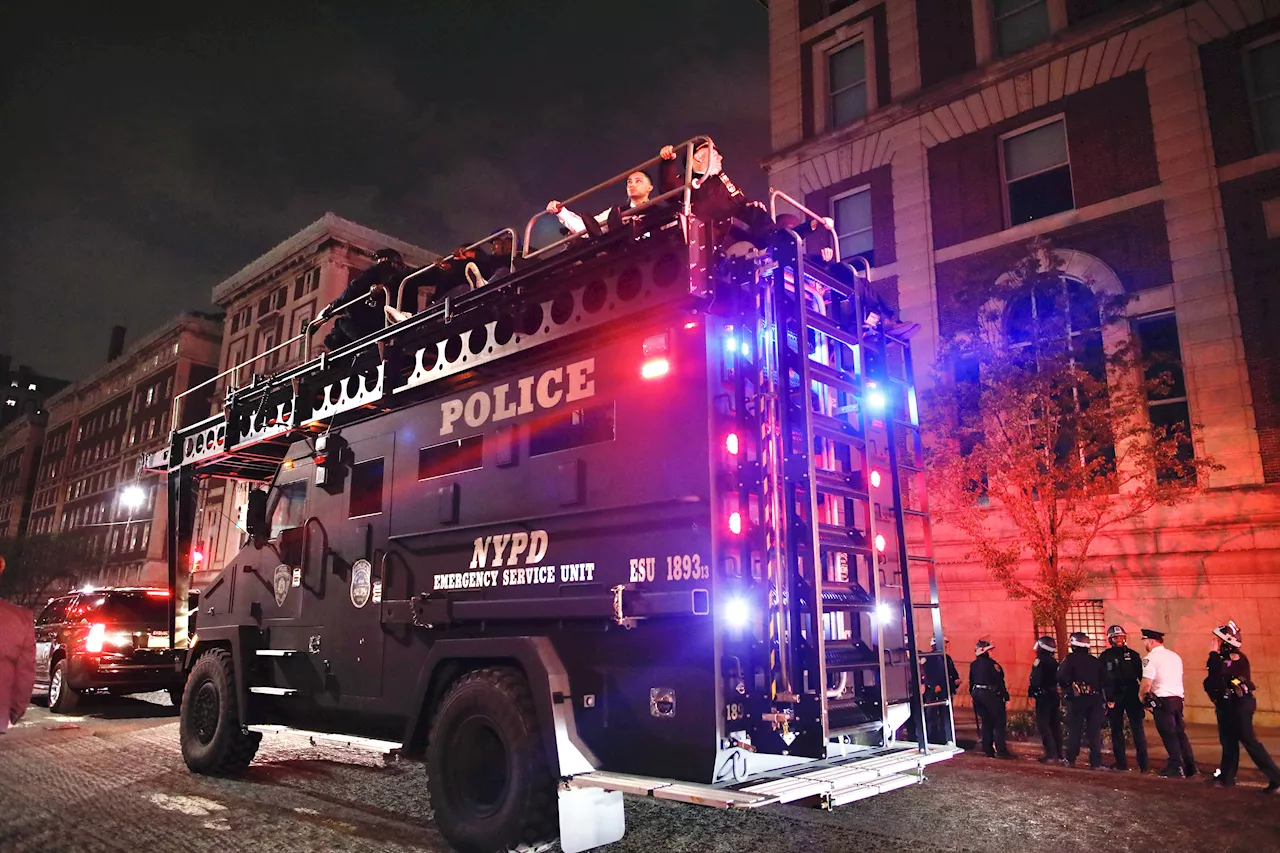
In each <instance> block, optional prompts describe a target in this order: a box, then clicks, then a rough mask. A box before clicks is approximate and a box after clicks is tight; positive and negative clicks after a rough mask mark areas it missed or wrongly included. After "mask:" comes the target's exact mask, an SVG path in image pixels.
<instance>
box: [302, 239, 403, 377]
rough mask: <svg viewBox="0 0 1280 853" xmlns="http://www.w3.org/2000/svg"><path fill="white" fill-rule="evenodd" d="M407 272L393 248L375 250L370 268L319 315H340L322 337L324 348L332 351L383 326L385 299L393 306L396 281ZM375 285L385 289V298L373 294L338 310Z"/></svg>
mask: <svg viewBox="0 0 1280 853" xmlns="http://www.w3.org/2000/svg"><path fill="white" fill-rule="evenodd" d="M408 272H409V268H408V267H407V266H405V263H404V259H403V258H402V257H401V256H400V253H399V252H397V251H396V250H395V249H379V250H378V251H377V252H375V253H374V255H373V266H371V267H369V268H368V269H366V270H364V271H363V272H361V273H360V274H359V275H358V276H356V277H355V278H353V279H351V281H350V282H349V283H348V284H347V287H346V289H345V290H343V291H342V294H341V295H339V296H338V298H337V299H335V300H333V301H332V302H330V303H329V304H328V305H327V306H325V309H324V311H323V312H322V313H321V316H322V317H330V316H333V315H334V312H335V311H340V312H341V313H339V314H338V316H337V319H336V320H334V323H333V328H332V329H330V330H329V334H327V335H325V338H324V345H325V348H326V349H328V350H329V351H330V352H332V351H333V350H336V349H338V348H339V347H342V346H346V345H347V344H349V343H351V342H353V341H358V340H360V339H361V338H364V337H367V336H369V335H372V334H373V333H374V332H377V331H379V330H381V329H382V328H383V327H385V325H386V315H385V314H384V313H383V310H382V307H383V305H386V304H388V300H390V302H391V304H392V307H395V305H394V300H395V298H396V292H397V291H398V290H399V287H400V281H401V279H403V278H404V277H405V275H406V274H408ZM375 285H382V286H383V287H385V288H386V289H387V293H388V296H386V297H384V296H381V295H379V294H373V295H371V296H369V298H367V299H361V300H360V301H358V302H355V303H354V304H352V305H348V306H347V307H346V308H343V307H342V306H343V305H345V304H346V303H348V302H351V300H353V299H356V298H357V297H359V296H361V295H363V294H367V293H369V290H370V289H371V288H372V287H374V286H375Z"/></svg>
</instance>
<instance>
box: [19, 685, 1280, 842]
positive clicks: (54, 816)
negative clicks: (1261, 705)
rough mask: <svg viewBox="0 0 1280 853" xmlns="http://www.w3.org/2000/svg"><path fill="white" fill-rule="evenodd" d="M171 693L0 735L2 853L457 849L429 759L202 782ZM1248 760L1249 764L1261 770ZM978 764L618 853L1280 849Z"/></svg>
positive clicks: (1098, 790)
mask: <svg viewBox="0 0 1280 853" xmlns="http://www.w3.org/2000/svg"><path fill="white" fill-rule="evenodd" d="M177 728H178V724H177V720H176V716H175V713H174V710H173V708H171V707H170V706H169V702H168V699H167V698H165V697H163V695H161V694H153V695H148V696H145V697H130V698H124V699H113V700H102V701H99V702H88V703H86V704H85V705H84V706H82V712H81V713H80V714H78V715H76V716H68V717H58V716H56V715H50V714H49V713H48V711H47V710H45V709H44V708H42V707H38V706H37V707H33V708H32V709H31V710H30V711H29V712H28V714H27V717H26V718H25V719H24V720H23V721H22V723H20V724H19V726H18V727H17V728H15V729H13V730H11V732H10V733H9V734H8V735H6V736H4V737H3V738H0V850H3V851H5V853H19V851H40V853H50V852H51V851H64V850H65V851H81V852H82V853H98V852H99V851H128V853H150V851H157V853H160V851H163V852H164V853H169V851H175V850H182V851H185V853H200V852H201V851H206V850H207V851H219V853H221V851H271V853H292V851H328V850H343V851H347V850H350V851H441V853H443V851H446V850H447V849H448V847H447V845H446V844H445V843H444V841H443V839H442V838H441V837H440V835H439V833H438V832H437V831H436V830H435V828H434V827H433V826H432V821H431V809H430V807H429V805H428V803H427V797H426V775H425V770H424V768H423V766H422V765H420V764H417V763H414V762H402V763H393V764H390V765H384V763H383V762H382V760H381V759H379V758H377V757H374V756H369V755H366V754H363V753H353V752H348V751H345V750H336V749H329V748H313V747H310V746H309V745H307V744H306V743H305V742H302V741H299V740H297V739H287V738H282V737H278V736H277V737H268V738H267V739H266V740H265V741H264V743H263V748H262V749H261V750H259V753H258V759H257V761H255V762H254V765H253V766H252V767H251V768H250V770H249V773H248V774H247V775H246V777H245V778H243V779H239V780H223V779H210V778H205V777H200V776H193V775H191V774H189V773H188V772H187V771H186V769H185V767H184V766H183V764H182V758H181V755H180V754H179V751H178V743H177ZM1246 762H1247V759H1246ZM1258 790H1259V786H1257V785H1254V786H1253V787H1241V788H1237V789H1235V790H1227V791H1223V790H1210V789H1208V788H1207V786H1205V785H1204V784H1203V783H1201V782H1196V781H1188V782H1175V781H1170V780H1163V779H1156V778H1152V777H1149V776H1138V775H1137V774H1118V773H1091V772H1086V771H1068V770H1065V769H1061V768H1044V767H1042V766H1041V765H1039V764H1036V763H1034V762H1031V761H1018V762H994V761H988V760H986V759H981V758H974V757H970V756H964V757H961V758H960V759H957V760H955V761H952V762H949V763H946V764H943V765H940V766H938V767H937V768H935V769H934V770H933V771H932V774H931V778H930V781H929V782H928V784H926V785H922V786H916V787H912V788H908V789H905V790H901V791H895V792H893V793H890V794H886V795H883V796H880V797H876V798H873V799H871V800H868V801H864V802H861V803H855V804H853V805H851V806H846V807H844V808H842V809H840V810H837V811H836V812H833V813H827V812H822V811H819V810H813V809H802V808H798V807H782V808H775V809H771V810H766V811H762V812H750V813H747V812H720V811H715V810H712V809H705V808H697V807H693V806H681V805H674V804H669V803H659V802H652V801H641V800H629V801H628V804H627V821H628V834H627V837H626V839H625V840H624V841H623V842H622V843H620V844H617V845H614V846H613V847H610V848H607V849H608V851H609V853H624V851H625V852H626V853H631V852H632V851H636V852H637V853H638V851H644V853H658V851H698V853H712V851H733V853H744V851H760V853H764V851H796V852H797V853H799V851H833V853H834V852H835V851H839V852H840V853H843V851H858V853H872V851H901V850H904V849H906V850H910V851H913V853H915V851H921V853H923V852H924V851H991V853H995V851H1046V853H1047V851H1054V853H1071V851H1090V853H1094V851H1098V850H1109V851H1146V850H1151V851H1156V850H1159V851H1162V853H1167V851H1213V853H1227V851H1234V850H1239V851H1249V853H1264V851H1280V798H1276V797H1270V798H1266V799H1264V798H1263V797H1262V796H1261V795H1260V794H1259V793H1258Z"/></svg>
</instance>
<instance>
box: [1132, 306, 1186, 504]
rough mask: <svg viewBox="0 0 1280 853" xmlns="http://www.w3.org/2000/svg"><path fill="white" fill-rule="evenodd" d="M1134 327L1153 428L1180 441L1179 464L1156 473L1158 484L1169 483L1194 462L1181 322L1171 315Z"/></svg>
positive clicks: (1153, 317) (1146, 319)
mask: <svg viewBox="0 0 1280 853" xmlns="http://www.w3.org/2000/svg"><path fill="white" fill-rule="evenodd" d="M1133 326H1134V332H1135V333H1136V335H1137V338H1138V346H1139V347H1140V349H1141V353H1142V360H1143V371H1144V374H1145V376H1144V378H1145V379H1146V381H1147V414H1148V416H1149V417H1150V418H1151V427H1152V429H1153V430H1155V431H1156V432H1157V433H1158V434H1160V435H1163V436H1170V437H1176V438H1177V441H1178V447H1177V455H1176V460H1177V461H1176V462H1173V463H1172V464H1170V465H1168V466H1165V468H1164V469H1163V470H1161V471H1158V472H1156V479H1157V480H1159V481H1160V482H1161V483H1170V482H1174V481H1176V480H1178V479H1180V478H1181V477H1180V475H1186V474H1188V473H1189V471H1188V469H1187V467H1186V463H1188V462H1190V461H1191V460H1192V459H1194V458H1195V445H1194V444H1192V441H1191V409H1190V407H1189V406H1188V405H1187V382H1186V376H1185V375H1184V373H1183V371H1182V347H1181V344H1180V342H1179V340H1178V320H1177V317H1176V316H1174V314H1173V312H1172V311H1170V312H1166V313H1162V314H1153V315H1150V316H1147V317H1139V318H1138V319H1137V320H1135V321H1134V324H1133Z"/></svg>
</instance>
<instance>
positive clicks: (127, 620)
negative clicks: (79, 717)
mask: <svg viewBox="0 0 1280 853" xmlns="http://www.w3.org/2000/svg"><path fill="white" fill-rule="evenodd" d="M168 626H169V591H168V590H166V589H149V588H144V587H138V588H128V589H99V590H92V591H89V590H85V591H82V592H75V593H70V594H67V595H63V596H59V597H58V598H55V599H53V600H52V601H50V602H49V603H48V605H46V606H45V608H44V610H42V611H41V612H40V615H39V616H38V617H37V618H36V686H37V687H42V688H46V689H47V690H48V691H49V707H50V709H52V710H53V711H56V712H58V713H65V712H67V711H70V710H71V709H72V708H74V707H75V706H76V703H77V702H78V701H79V699H80V696H81V694H83V693H84V692H86V691H96V690H107V691H109V692H111V693H143V692H146V691H151V690H168V691H169V696H170V698H171V699H172V700H173V704H174V705H175V706H177V705H180V704H181V702H182V686H183V675H182V671H181V670H180V669H177V668H175V666H174V661H175V658H176V656H177V653H176V652H175V651H173V650H172V649H170V648H169V627H168Z"/></svg>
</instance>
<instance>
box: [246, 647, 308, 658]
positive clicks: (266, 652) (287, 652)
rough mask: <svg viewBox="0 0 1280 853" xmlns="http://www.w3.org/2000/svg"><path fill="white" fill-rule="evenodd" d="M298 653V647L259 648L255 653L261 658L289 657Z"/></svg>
mask: <svg viewBox="0 0 1280 853" xmlns="http://www.w3.org/2000/svg"><path fill="white" fill-rule="evenodd" d="M297 653H298V650H297V649H258V651H257V652H255V654H257V656H258V657H260V658H287V657H292V656H293V655H296V654H297Z"/></svg>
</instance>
